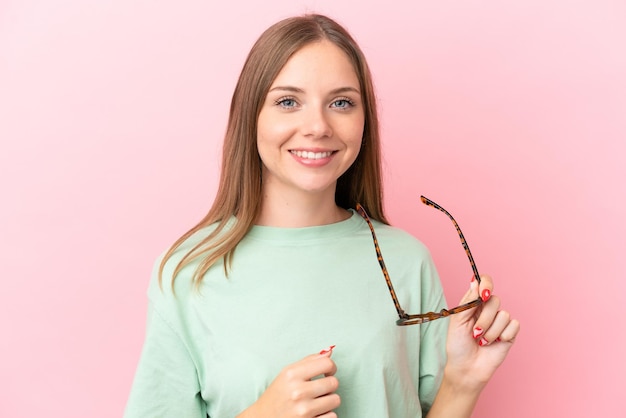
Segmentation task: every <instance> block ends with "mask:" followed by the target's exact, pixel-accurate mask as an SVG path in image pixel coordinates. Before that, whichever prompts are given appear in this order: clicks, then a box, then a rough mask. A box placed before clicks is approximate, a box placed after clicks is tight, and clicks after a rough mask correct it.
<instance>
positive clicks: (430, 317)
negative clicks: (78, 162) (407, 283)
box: [356, 196, 483, 325]
mask: <svg viewBox="0 0 626 418" xmlns="http://www.w3.org/2000/svg"><path fill="white" fill-rule="evenodd" d="M421 200H422V203H423V204H425V205H426V206H431V207H433V208H435V209H438V210H440V211H442V212H443V213H445V214H446V215H448V217H449V218H450V219H451V220H452V223H454V227H455V228H456V231H457V232H458V233H459V237H460V238H461V244H463V248H464V249H465V253H466V254H467V258H469V262H470V264H471V265H472V271H473V272H474V277H475V278H476V280H477V281H478V283H479V284H480V274H478V269H477V268H476V263H474V257H472V253H471V251H470V249H469V246H468V245H467V241H466V240H465V237H464V236H463V232H461V228H460V227H459V224H458V223H457V222H456V221H455V220H454V218H453V217H452V215H450V212H448V211H447V210H445V209H444V208H442V207H441V206H439V205H438V204H436V203H435V202H433V201H432V200H430V199H428V198H426V197H424V196H421ZM356 210H357V212H358V213H359V215H361V216H362V217H363V219H365V222H367V225H368V226H369V227H370V231H372V238H373V239H374V248H375V249H376V255H377V256H378V263H379V264H380V268H381V269H382V271H383V276H385V281H386V282H387V287H388V288H389V293H390V294H391V299H393V304H394V305H395V307H396V311H398V316H399V319H398V320H397V321H396V324H397V325H415V324H422V323H424V322H429V321H434V320H435V319H439V318H444V317H446V316H450V315H454V314H457V313H459V312H463V311H466V310H468V309H471V308H474V307H476V306H480V305H481V304H482V303H483V301H482V299H481V298H480V297H478V299H476V300H473V301H471V302H468V303H465V304H463V305H461V306H457V307H456V308H452V309H442V310H441V311H439V312H428V313H424V314H407V313H406V312H404V310H403V309H402V307H401V306H400V302H399V301H398V297H397V296H396V292H395V291H394V290H393V284H392V283H391V278H390V277H389V272H387V267H385V260H384V259H383V254H382V252H381V251H380V247H379V246H378V239H377V238H376V232H374V226H373V225H372V222H371V221H370V219H369V216H367V212H365V209H364V208H363V206H361V205H360V204H359V203H357V204H356Z"/></svg>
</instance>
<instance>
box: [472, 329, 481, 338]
mask: <svg viewBox="0 0 626 418" xmlns="http://www.w3.org/2000/svg"><path fill="white" fill-rule="evenodd" d="M481 335H483V329H482V328H481V327H476V328H474V338H478V337H480V336H481Z"/></svg>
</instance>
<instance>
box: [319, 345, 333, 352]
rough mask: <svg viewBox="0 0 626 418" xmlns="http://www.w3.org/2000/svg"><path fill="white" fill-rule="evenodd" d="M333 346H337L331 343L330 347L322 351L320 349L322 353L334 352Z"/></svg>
mask: <svg viewBox="0 0 626 418" xmlns="http://www.w3.org/2000/svg"><path fill="white" fill-rule="evenodd" d="M333 348H335V346H334V345H331V346H330V347H328V348H325V349H323V350H322V351H320V354H328V353H332V352H333Z"/></svg>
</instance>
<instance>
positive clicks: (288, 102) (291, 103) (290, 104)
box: [276, 97, 297, 109]
mask: <svg viewBox="0 0 626 418" xmlns="http://www.w3.org/2000/svg"><path fill="white" fill-rule="evenodd" d="M276 104H277V105H278V106H280V107H283V108H285V109H291V108H294V107H296V105H297V103H296V101H295V99H293V98H291V97H283V98H282V99H278V100H276Z"/></svg>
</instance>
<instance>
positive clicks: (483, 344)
mask: <svg viewBox="0 0 626 418" xmlns="http://www.w3.org/2000/svg"><path fill="white" fill-rule="evenodd" d="M487 344H489V341H487V340H485V337H482V338H481V339H480V341H478V345H479V346H481V347H483V346H485V345H487Z"/></svg>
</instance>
